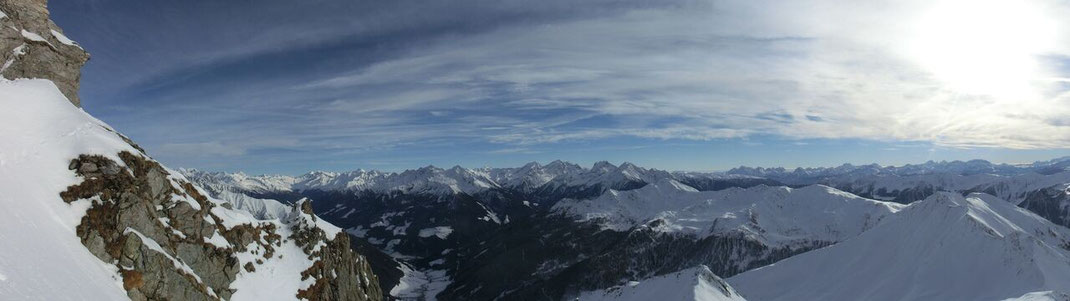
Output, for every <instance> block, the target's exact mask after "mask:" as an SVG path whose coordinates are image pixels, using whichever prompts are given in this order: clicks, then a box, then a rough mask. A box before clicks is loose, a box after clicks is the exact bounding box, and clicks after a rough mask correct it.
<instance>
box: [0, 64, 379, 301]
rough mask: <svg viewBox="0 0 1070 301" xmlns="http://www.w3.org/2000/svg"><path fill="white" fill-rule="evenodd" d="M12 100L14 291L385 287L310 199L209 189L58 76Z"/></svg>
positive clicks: (1, 290)
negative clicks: (73, 95) (290, 201)
mask: <svg viewBox="0 0 1070 301" xmlns="http://www.w3.org/2000/svg"><path fill="white" fill-rule="evenodd" d="M0 107H2V108H4V109H3V110H0V137H4V139H0V207H2V208H4V210H2V211H0V241H2V242H3V247H0V300H122V299H127V298H128V296H129V297H130V298H138V299H141V298H148V299H186V300H205V299H216V298H223V299H230V300H263V299H265V298H266V299H272V300H287V299H290V300H293V299H298V295H299V294H305V296H306V298H313V299H315V298H317V296H324V295H332V296H334V297H335V298H336V299H337V298H338V297H339V296H341V298H343V299H357V300H363V299H379V297H380V292H379V291H378V284H377V281H376V280H375V278H374V276H373V275H370V274H367V273H363V274H362V272H364V271H367V264H366V263H365V262H363V258H361V257H359V255H354V253H352V251H350V250H349V242H348V236H347V235H345V234H344V233H343V232H342V231H341V229H339V228H337V227H334V226H332V225H330V224H328V223H326V222H324V221H322V220H321V219H318V218H316V217H315V216H314V215H312V214H311V209H310V208H309V206H308V204H307V201H302V202H298V204H297V205H296V206H286V205H283V204H281V203H278V202H274V201H270V200H256V199H243V202H235V203H233V204H231V203H225V202H223V201H221V200H217V199H212V198H207V197H205V196H204V195H205V192H203V191H202V190H200V189H199V188H197V187H195V186H193V185H190V184H189V182H188V181H186V180H185V178H183V177H182V176H181V175H179V174H177V173H176V172H174V171H172V170H168V169H166V168H165V167H162V166H160V165H159V164H158V163H156V162H155V161H152V160H151V159H149V158H148V157H147V156H145V155H144V154H143V153H142V151H141V150H140V149H138V148H137V147H136V146H134V145H133V144H132V143H131V142H129V141H127V140H126V139H125V138H124V137H122V136H120V135H119V134H117V133H115V132H114V130H112V129H111V128H110V127H108V126H107V125H105V124H104V123H103V122H101V121H100V120H97V119H95V118H93V117H91V116H90V115H88V114H86V113H85V112H84V111H82V110H81V109H78V108H77V107H74V106H72V105H71V104H70V102H68V101H67V99H66V98H65V97H64V96H63V94H62V93H61V92H60V91H59V90H58V89H57V88H56V86H55V85H54V84H53V83H52V82H51V81H48V80H26V79H20V80H14V81H9V80H0ZM239 208H249V209H255V210H256V212H257V214H255V215H254V214H252V213H250V212H249V211H244V210H240V209H239ZM325 268H327V269H330V270H329V271H328V270H325ZM362 269H363V270H362ZM343 289H344V290H346V291H345V292H341V291H336V290H343Z"/></svg>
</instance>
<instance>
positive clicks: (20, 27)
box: [0, 0, 89, 106]
mask: <svg viewBox="0 0 1070 301" xmlns="http://www.w3.org/2000/svg"><path fill="white" fill-rule="evenodd" d="M45 5H46V1H45V0H0V61H2V62H3V66H2V67H0V75H2V76H3V77H4V78H8V79H15V78H45V79H49V80H52V82H54V83H55V84H56V86H58V87H59V90H60V91H62V92H63V94H64V95H66V96H67V99H69V100H70V101H71V103H73V104H74V105H75V106H81V102H80V100H79V99H78V80H79V77H80V76H81V72H80V70H81V68H82V65H84V64H85V62H86V61H88V60H89V54H88V53H86V52H85V50H83V49H82V48H81V47H80V46H78V45H77V44H76V43H75V42H74V41H71V40H70V39H68V38H67V37H66V36H64V35H63V30H61V29H60V28H59V26H56V24H55V23H52V20H50V19H49V18H48V10H47V9H46V7H45Z"/></svg>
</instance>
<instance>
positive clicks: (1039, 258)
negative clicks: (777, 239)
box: [729, 192, 1070, 300]
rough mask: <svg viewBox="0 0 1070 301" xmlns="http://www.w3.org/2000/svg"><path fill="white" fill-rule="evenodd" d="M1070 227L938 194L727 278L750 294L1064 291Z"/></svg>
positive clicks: (933, 296)
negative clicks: (849, 233)
mask: <svg viewBox="0 0 1070 301" xmlns="http://www.w3.org/2000/svg"><path fill="white" fill-rule="evenodd" d="M1068 248H1070V229H1067V228H1064V227H1061V226H1057V225H1054V224H1052V223H1051V222H1049V221H1047V220H1045V219H1044V218H1042V217H1040V216H1037V215H1035V214H1033V213H1030V212H1028V211H1026V210H1024V209H1022V208H1018V207H1016V206H1014V205H1013V204H1010V203H1008V202H1006V201H1003V200H1000V199H998V198H996V197H993V196H990V195H986V194H971V195H969V196H968V197H963V196H961V195H959V194H955V193H949V192H941V193H937V194H935V195H933V196H932V197H930V198H928V199H925V200H923V201H920V202H916V203H914V204H912V205H910V206H909V207H907V208H905V209H903V210H902V211H901V212H899V213H897V214H896V215H895V216H893V217H892V218H891V219H889V220H888V221H886V222H884V223H882V224H881V225H879V226H877V227H875V228H873V229H871V230H869V231H866V232H864V233H862V234H861V235H859V236H858V237H855V238H853V239H850V240H847V241H844V242H841V243H839V244H836V245H833V246H830V247H826V248H823V249H819V250H815V251H811V252H808V253H804V254H801V255H798V256H794V257H791V258H788V259H786V260H783V261H781V262H778V263H776V264H773V265H769V266H766V267H763V268H759V269H756V270H752V271H749V272H745V273H742V274H739V275H737V276H735V277H732V278H730V279H729V282H730V283H732V285H733V286H734V287H736V289H738V290H739V291H740V292H741V293H742V294H743V296H745V297H747V298H749V299H752V300H1000V299H1004V298H1012V297H1018V296H1022V294H1024V293H1027V292H1036V291H1045V290H1056V291H1067V290H1070V281H1067V279H1070V250H1068Z"/></svg>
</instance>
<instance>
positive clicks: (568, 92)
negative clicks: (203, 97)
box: [316, 0, 1070, 148]
mask: <svg viewBox="0 0 1070 301" xmlns="http://www.w3.org/2000/svg"><path fill="white" fill-rule="evenodd" d="M986 1H987V0H986ZM952 2H954V1H952ZM982 2H984V1H982ZM994 2H998V1H994ZM949 5H951V7H952V8H956V9H959V10H961V11H955V10H952V11H941V12H940V13H941V14H944V15H938V16H937V17H944V18H951V20H948V21H956V20H963V19H965V20H969V18H970V17H969V15H970V14H976V13H978V12H976V11H974V10H973V8H975V6H982V5H980V4H978V5H974V6H970V5H963V4H955V3H952V4H949ZM945 6H947V5H945ZM1049 6H1050V4H1048V3H1037V4H1035V6H1032V7H1030V6H1027V8H1029V9H1030V10H1029V11H1030V14H1036V13H1042V14H1045V15H1043V16H1038V15H1028V16H1030V17H1033V18H1037V17H1044V18H1048V19H1046V20H1061V19H1067V18H1061V19H1060V18H1059V17H1066V16H1070V15H1067V14H1064V13H1066V12H1067V10H1066V9H1065V8H1063V7H1057V9H1055V8H1052V7H1049ZM934 7H935V8H934ZM995 7H1002V6H998V5H996V6H995ZM934 9H935V10H947V8H946V7H943V8H942V6H936V5H934V4H933V2H931V1H889V2H866V3H850V2H848V3H845V2H842V1H799V2H794V1H793V2H787V3H785V2H779V1H727V2H716V3H714V4H708V3H699V4H693V5H692V6H689V7H685V8H679V9H672V10H635V11H632V12H629V13H626V14H622V15H615V16H612V17H603V18H592V19H587V20H578V21H568V22H561V23H556V24H552V25H545V26H538V27H510V28H503V29H500V30H497V31H493V32H488V33H484V34H480V35H474V36H468V37H462V38H453V37H451V38H450V39H449V40H443V41H442V42H441V43H438V44H437V45H435V46H433V47H429V48H426V49H421V50H418V51H414V52H413V53H412V54H411V55H409V56H406V57H402V58H399V59H394V60H390V61H385V62H381V63H378V64H376V65H373V66H371V67H370V68H367V69H365V70H362V71H360V72H357V73H354V74H351V75H346V76H342V77H337V78H332V79H328V80H324V81H321V82H319V83H317V84H316V85H318V86H323V85H327V86H330V87H335V88H339V87H347V86H372V85H379V84H385V83H395V84H396V83H406V84H410V85H412V86H413V87H414V88H415V89H420V88H419V87H441V86H449V87H451V88H454V89H456V88H461V89H465V90H464V92H458V94H451V95H448V96H449V97H440V98H437V100H438V101H440V102H442V103H443V104H445V103H449V102H451V101H453V102H452V103H451V104H452V105H456V106H466V104H463V103H459V102H457V101H456V99H457V98H459V97H460V98H464V99H466V101H473V100H479V101H481V102H482V103H481V104H477V105H484V106H495V107H499V108H500V109H501V110H502V111H501V115H503V116H509V117H511V118H516V119H520V120H522V121H527V122H532V123H534V124H542V123H541V122H539V121H540V120H537V119H535V120H532V119H526V118H525V117H523V116H517V115H518V114H514V113H518V112H529V111H540V110H543V111H546V110H574V111H580V112H587V113H588V114H595V115H598V114H603V115H605V116H611V118H612V119H613V121H612V122H607V123H604V124H599V125H593V126H576V127H570V126H568V125H567V124H565V125H562V124H555V125H546V124H543V125H542V126H540V127H534V128H532V127H519V128H515V129H514V130H511V131H508V132H505V133H487V136H490V137H492V138H491V139H492V140H493V141H496V142H507V143H524V144H529V143H546V142H555V141H561V140H570V139H598V138H605V137H610V136H638V137H656V138H681V139H699V140H703V139H713V138H723V137H738V136H741V135H748V134H776V135H784V136H789V137H799V138H864V139H881V140H905V141H928V142H933V143H935V144H937V145H945V146H957V147H977V146H982V147H1007V148H1060V147H1070V128H1068V127H1067V126H1066V125H1065V124H1064V123H1060V122H1051V120H1063V119H1065V116H1070V109H1068V108H1070V103H1068V99H1067V98H1066V97H1065V96H1061V95H1059V93H1062V92H1064V91H1062V90H1059V89H1060V86H1058V85H1056V83H1054V82H1053V81H1048V80H1042V81H1037V80H1032V79H1029V78H1026V79H1021V78H1017V77H1014V78H1006V77H999V76H996V75H993V76H987V77H984V78H983V80H985V81H982V82H986V83H987V82H989V81H991V79H993V78H995V79H1000V78H1006V79H1007V80H1016V81H1019V82H1024V83H1027V84H1028V85H1027V86H1028V88H1029V91H1030V92H1036V93H1013V94H1000V93H988V94H985V93H976V92H978V91H969V90H962V89H961V87H959V85H957V84H956V83H954V82H953V81H949V80H948V79H946V78H943V77H944V75H943V74H940V72H941V71H940V70H939V69H940V68H945V67H940V66H937V67H935V68H936V69H933V68H930V67H933V66H929V65H927V64H931V62H927V60H929V59H931V57H926V56H924V55H918V54H917V53H916V52H917V51H919V50H918V49H919V47H917V41H919V39H920V41H930V42H931V41H932V39H931V37H928V38H926V37H925V36H924V35H922V34H920V33H926V32H929V31H939V30H942V29H941V28H934V26H939V24H941V23H940V22H939V21H933V20H932V18H934V17H933V16H932V14H931V11H933V10H934ZM959 13H961V14H965V15H966V17H959V16H957V15H955V14H959ZM981 13H985V14H990V13H993V11H982V12H981ZM1008 13H1014V12H1008ZM1010 21H1016V20H1013V19H1012V20H1010ZM993 22H996V23H998V22H999V20H993ZM1054 22H1055V21H1052V22H1047V23H1045V22H1033V23H1030V24H1048V25H1051V26H1065V24H1056V23H1054ZM934 24H935V25H934ZM1005 25H1006V27H1007V28H1010V29H1009V30H1010V31H1007V32H1000V31H997V32H992V33H991V34H992V35H993V38H1006V37H1008V36H1012V35H1015V34H1021V35H1027V34H1028V35H1033V34H1034V33H1032V32H1020V31H1026V30H1036V31H1037V32H1041V33H1043V34H1045V35H1049V36H1050V37H1049V36H1046V37H1049V38H1051V39H1053V40H1055V41H1054V42H1053V45H1058V46H1066V44H1065V43H1063V44H1059V43H1062V42H1064V41H1061V40H1058V38H1059V36H1058V35H1055V34H1054V33H1058V32H1062V31H1061V30H1062V29H1063V27H1058V28H1055V29H1053V28H1046V27H1045V28H1030V27H1021V26H1017V27H1015V26H1011V25H1014V24H1005ZM985 28H988V29H990V30H992V29H1001V28H1004V27H1000V25H998V24H997V25H995V26H986V27H985ZM951 30H952V32H955V30H958V29H956V28H951ZM963 34H973V35H985V34H988V33H984V32H981V33H972V32H971V33H963ZM919 35H922V37H920V38H919ZM986 43H991V42H986ZM997 43H998V41H997ZM978 45H982V46H983V45H988V44H984V43H982V44H978ZM921 48H922V49H924V47H921ZM937 50H939V49H937ZM956 50H957V51H960V52H963V53H961V55H962V56H964V57H966V58H967V59H966V60H963V61H962V62H959V63H958V64H959V65H963V66H970V64H977V65H981V66H986V65H991V68H986V67H978V68H973V67H972V66H970V68H968V69H966V70H965V72H969V71H974V72H985V71H989V72H999V71H1002V70H1004V69H1006V68H1003V67H1002V66H1001V65H1000V64H1015V63H1020V62H1021V60H1022V59H1023V58H1025V59H1027V60H1035V59H1037V58H1036V57H1035V56H1034V55H1039V54H1032V53H1026V54H1022V53H1014V55H1016V56H1014V57H1009V58H1008V57H1001V56H1000V55H1002V53H1001V52H999V51H995V52H992V51H989V52H985V51H984V49H956ZM1043 50H1044V51H1046V52H1045V53H1043V54H1044V55H1049V56H1050V55H1070V51H1068V50H1070V49H1068V47H1057V46H1045V48H1044V49H1043ZM933 51H936V50H933ZM971 51H976V52H980V54H978V55H972V52H971ZM938 55H944V56H946V55H945V54H939V53H938ZM950 55H954V54H950ZM1023 55H1026V56H1023ZM1001 59H1006V60H1009V61H1008V62H1003V61H993V60H1001ZM952 68H954V67H952ZM1001 68H1002V69H1001ZM945 69H946V68H945ZM959 71H962V70H959ZM1028 75H1034V76H1037V79H1040V78H1061V77H1064V76H1065V74H1058V73H1057V70H1042V69H1038V70H1035V71H1032V73H1029V74H1028ZM1021 76H1025V75H1024V74H1023V75H1021ZM967 80H969V79H967ZM990 85H991V84H990ZM1018 88H1020V87H1018ZM428 91H434V90H428ZM488 91H496V92H497V93H501V94H502V95H503V96H493V95H488V94H490V93H489V92H488ZM980 92H987V91H985V89H981V91H980ZM398 95H402V96H404V97H402V98H401V99H398V101H399V102H398V103H400V104H404V103H407V102H409V101H408V99H410V98H411V97H410V96H405V95H410V94H409V93H401V94H398ZM420 95H425V94H424V93H421V94H420ZM459 95H464V96H463V97H462V96H459ZM433 100H435V98H433V97H432V98H421V101H420V102H416V103H414V104H413V106H409V107H407V108H408V109H418V108H419V107H416V106H425V105H426V103H428V102H431V101H433ZM388 102H389V101H388ZM389 103H392V104H393V102H389ZM397 109H401V108H397ZM482 113H486V112H482ZM521 115H522V114H521ZM770 116H775V118H769V117H770ZM808 116H810V117H808ZM814 117H816V118H814ZM540 118H542V117H540ZM665 120H672V122H670V124H668V125H665V124H661V123H663V122H664V121H665ZM495 125H498V124H495Z"/></svg>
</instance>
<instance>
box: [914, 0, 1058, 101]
mask: <svg viewBox="0 0 1070 301" xmlns="http://www.w3.org/2000/svg"><path fill="white" fill-rule="evenodd" d="M1053 24H1054V23H1053V22H1051V21H1050V20H1049V19H1047V17H1046V16H1045V15H1044V14H1043V11H1042V10H1041V7H1039V6H1037V5H1034V4H1031V3H1030V2H1029V1H1021V0H979V1H976V0H974V1H970V0H949V1H942V2H939V3H937V4H936V5H935V6H934V7H933V8H932V9H930V10H929V11H927V12H926V13H925V14H924V15H923V16H922V18H921V23H920V26H919V27H918V28H919V29H920V30H921V32H920V33H919V34H918V35H917V37H916V38H917V39H916V42H915V44H914V45H912V46H913V47H912V51H913V52H914V55H915V57H916V58H917V59H918V60H919V61H920V63H921V64H922V66H923V67H924V68H926V69H927V70H928V71H929V72H931V73H932V74H933V75H935V76H936V78H938V79H939V80H941V81H943V82H944V83H945V84H946V85H947V86H948V87H949V88H951V89H953V90H954V91H955V92H958V93H963V94H972V95H987V96H993V97H995V98H997V99H1000V100H1004V101H1010V100H1023V99H1025V98H1033V97H1036V96H1037V95H1036V94H1037V93H1036V92H1035V90H1036V89H1034V88H1033V86H1034V83H1035V82H1036V80H1038V79H1040V77H1041V70H1040V66H1039V63H1038V62H1037V55H1039V54H1042V53H1044V52H1045V51H1048V50H1049V49H1050V48H1051V47H1053V46H1052V45H1051V44H1052V43H1053V42H1052V41H1054V40H1055V39H1054V38H1055V37H1054V35H1055V33H1054V30H1053Z"/></svg>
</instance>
